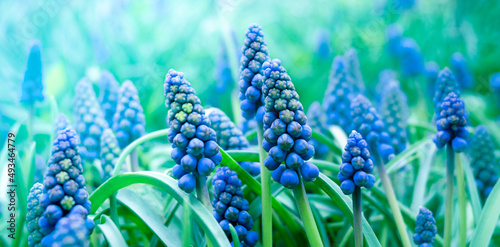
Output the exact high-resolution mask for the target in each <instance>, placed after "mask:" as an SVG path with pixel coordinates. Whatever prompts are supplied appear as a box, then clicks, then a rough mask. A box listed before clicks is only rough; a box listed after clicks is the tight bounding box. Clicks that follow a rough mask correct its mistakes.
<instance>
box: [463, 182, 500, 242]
mask: <svg viewBox="0 0 500 247" xmlns="http://www.w3.org/2000/svg"><path fill="white" fill-rule="evenodd" d="M499 216H500V183H499V182H497V183H496V184H495V186H494V187H493V190H491V193H490V195H489V196H488V199H486V202H485V203H484V208H483V212H482V213H481V216H480V217H479V222H478V223H477V226H476V230H475V231H474V235H472V241H471V243H470V246H489V244H490V241H491V236H492V235H493V231H494V230H495V227H496V225H497V222H498V217H499Z"/></svg>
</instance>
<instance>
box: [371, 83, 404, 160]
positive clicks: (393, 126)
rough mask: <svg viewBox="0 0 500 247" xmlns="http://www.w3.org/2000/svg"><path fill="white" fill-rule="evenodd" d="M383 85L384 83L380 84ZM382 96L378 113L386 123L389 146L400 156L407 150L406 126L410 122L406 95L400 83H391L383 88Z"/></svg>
mask: <svg viewBox="0 0 500 247" xmlns="http://www.w3.org/2000/svg"><path fill="white" fill-rule="evenodd" d="M379 83H383V82H379ZM383 88H384V90H383V93H381V94H380V96H381V99H380V104H379V107H378V112H379V113H380V117H381V118H382V119H383V122H384V131H385V132H386V133H387V137H388V140H386V141H385V142H387V143H388V144H390V145H391V146H392V147H393V148H394V151H395V154H399V153H401V152H402V151H404V150H405V148H406V141H407V136H406V125H407V122H408V116H409V112H408V101H407V98H406V94H405V93H404V92H403V91H402V90H401V88H400V86H399V82H397V81H390V82H389V83H387V84H386V86H385V87H383Z"/></svg>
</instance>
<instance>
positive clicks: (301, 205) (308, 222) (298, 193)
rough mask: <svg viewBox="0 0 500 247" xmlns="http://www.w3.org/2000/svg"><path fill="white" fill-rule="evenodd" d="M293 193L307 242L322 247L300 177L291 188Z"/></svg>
mask: <svg viewBox="0 0 500 247" xmlns="http://www.w3.org/2000/svg"><path fill="white" fill-rule="evenodd" d="M293 195H294V198H295V203H296V204H297V209H298V210H299V214H300V218H301V219H302V222H303V223H304V228H305V230H306V234H307V239H308V240H309V244H310V245H311V246H317V247H322V246H323V242H322V241H321V236H320V235H319V231H318V227H317V225H316V221H315V220H314V216H313V214H312V211H311V206H309V201H308V200H307V194H306V190H305V188H304V182H302V179H299V185H298V186H296V187H295V188H293Z"/></svg>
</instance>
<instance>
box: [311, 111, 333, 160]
mask: <svg viewBox="0 0 500 247" xmlns="http://www.w3.org/2000/svg"><path fill="white" fill-rule="evenodd" d="M324 116H325V114H324V113H323V110H322V108H321V105H320V103H319V102H317V101H315V102H313V103H312V104H311V105H310V106H309V108H308V109H307V120H308V122H309V125H310V126H311V128H312V129H314V130H316V131H318V132H323V134H326V133H325V130H326V129H327V128H328V127H327V126H326V123H325V119H324ZM309 144H311V145H312V146H313V147H314V148H315V152H314V158H316V159H325V158H326V156H327V155H328V150H329V148H328V145H326V144H324V143H322V142H319V141H318V140H316V139H314V138H312V139H311V140H310V141H309Z"/></svg>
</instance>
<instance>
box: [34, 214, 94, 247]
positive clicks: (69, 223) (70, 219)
mask: <svg viewBox="0 0 500 247" xmlns="http://www.w3.org/2000/svg"><path fill="white" fill-rule="evenodd" d="M86 224H87V222H86V221H85V220H84V218H83V217H82V215H79V214H71V215H68V216H66V217H63V218H61V219H60V220H59V221H58V222H57V225H56V227H55V230H54V232H53V233H52V234H50V235H49V236H47V237H45V238H44V239H43V241H42V247H88V246H89V240H88V238H87V236H88V235H89V230H88V228H87V226H86Z"/></svg>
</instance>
